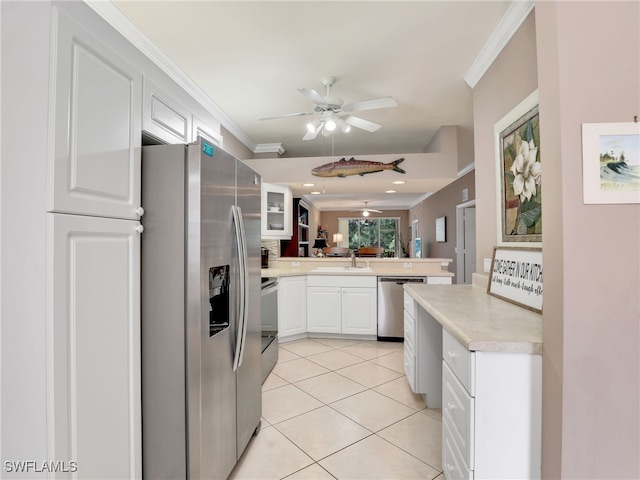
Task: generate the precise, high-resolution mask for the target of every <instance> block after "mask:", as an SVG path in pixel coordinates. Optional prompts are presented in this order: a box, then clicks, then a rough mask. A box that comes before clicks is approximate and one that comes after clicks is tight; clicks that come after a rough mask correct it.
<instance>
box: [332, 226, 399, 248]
mask: <svg viewBox="0 0 640 480" xmlns="http://www.w3.org/2000/svg"><path fill="white" fill-rule="evenodd" d="M399 227H400V219H399V218H384V217H378V218H362V217H357V218H340V219H338V231H339V232H340V233H342V235H343V237H344V239H345V241H344V242H343V243H342V245H341V246H345V247H349V248H350V249H351V250H357V249H358V248H360V247H382V248H384V256H385V257H397V256H398V252H397V250H396V249H397V247H398V242H397V241H396V239H397V238H398V230H399ZM347 242H348V244H347Z"/></svg>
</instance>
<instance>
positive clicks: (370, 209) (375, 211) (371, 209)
mask: <svg viewBox="0 0 640 480" xmlns="http://www.w3.org/2000/svg"><path fill="white" fill-rule="evenodd" d="M367 210H369V211H370V212H373V213H382V210H374V209H373V208H367Z"/></svg>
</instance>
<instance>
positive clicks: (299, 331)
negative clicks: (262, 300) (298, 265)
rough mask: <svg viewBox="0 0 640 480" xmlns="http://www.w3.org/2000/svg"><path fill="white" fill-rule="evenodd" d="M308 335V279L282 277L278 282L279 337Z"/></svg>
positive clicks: (304, 277)
mask: <svg viewBox="0 0 640 480" xmlns="http://www.w3.org/2000/svg"><path fill="white" fill-rule="evenodd" d="M306 333H307V277H306V276H304V275H300V276H293V277H280V279H279V280H278V337H279V338H280V339H284V338H286V337H290V336H293V335H306Z"/></svg>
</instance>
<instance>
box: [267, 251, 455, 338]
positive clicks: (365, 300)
mask: <svg viewBox="0 0 640 480" xmlns="http://www.w3.org/2000/svg"><path fill="white" fill-rule="evenodd" d="M450 263H451V260H450V259H446V258H418V259H413V258H364V257H358V258H355V264H356V265H355V266H353V259H351V258H345V257H323V258H313V257H312V258H298V257H295V258H286V257H285V258H282V257H280V258H278V259H276V260H272V261H270V262H269V268H263V269H262V276H263V277H276V278H278V338H279V341H280V342H287V341H292V340H299V339H301V338H306V337H308V336H324V337H338V338H359V339H365V340H375V339H376V338H377V333H378V331H377V330H378V329H377V316H378V301H379V299H378V293H377V282H378V278H379V277H424V278H426V282H427V283H430V284H436V283H440V284H451V280H452V278H453V273H451V272H449V271H448V270H447V269H448V266H449V264H450ZM398 307H399V309H400V310H399V312H398V315H399V317H398V321H399V322H402V298H400V304H399V305H398Z"/></svg>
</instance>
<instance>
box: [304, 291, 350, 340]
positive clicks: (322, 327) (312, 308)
mask: <svg viewBox="0 0 640 480" xmlns="http://www.w3.org/2000/svg"><path fill="white" fill-rule="evenodd" d="M340 291H341V289H340V287H308V288H307V329H308V331H309V332H322V333H340V331H341V329H342V321H341V309H340V305H341V302H340Z"/></svg>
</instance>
